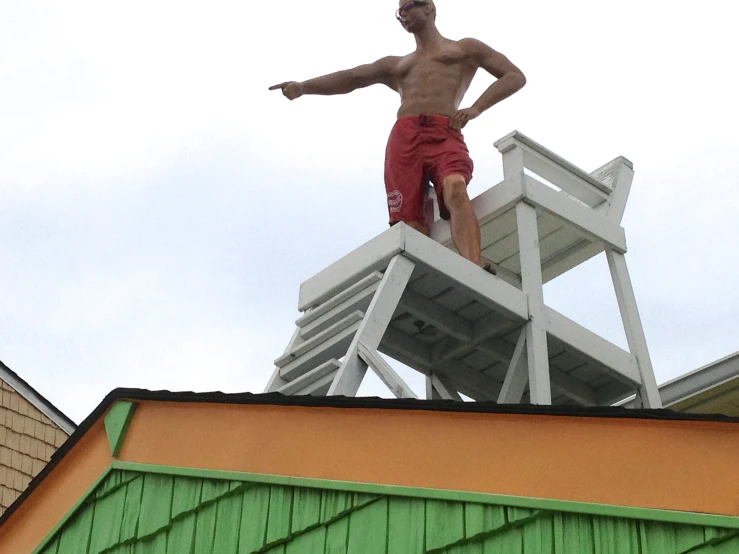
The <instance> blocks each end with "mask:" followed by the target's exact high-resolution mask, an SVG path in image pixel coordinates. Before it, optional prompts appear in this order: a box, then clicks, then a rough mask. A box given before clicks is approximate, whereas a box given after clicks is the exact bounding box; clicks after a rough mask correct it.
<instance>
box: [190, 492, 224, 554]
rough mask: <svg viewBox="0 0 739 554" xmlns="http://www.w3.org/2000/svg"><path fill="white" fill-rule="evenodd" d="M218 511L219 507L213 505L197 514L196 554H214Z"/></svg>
mask: <svg viewBox="0 0 739 554" xmlns="http://www.w3.org/2000/svg"><path fill="white" fill-rule="evenodd" d="M204 488H205V487H204ZM216 510H217V505H216V504H211V505H210V506H206V507H205V508H201V509H200V510H198V512H197V514H196V517H195V554H213V540H214V537H215V535H216ZM224 531H225V530H224Z"/></svg>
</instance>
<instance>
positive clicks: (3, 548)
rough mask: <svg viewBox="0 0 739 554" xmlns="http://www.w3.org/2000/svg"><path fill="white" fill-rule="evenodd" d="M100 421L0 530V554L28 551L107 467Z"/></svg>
mask: <svg viewBox="0 0 739 554" xmlns="http://www.w3.org/2000/svg"><path fill="white" fill-rule="evenodd" d="M111 461H112V458H111V456H110V449H109V447H108V438H107V436H106V434H105V429H104V427H103V421H102V418H101V419H99V420H98V421H96V422H95V423H94V424H93V425H92V427H91V428H90V429H89V430H88V431H87V432H86V433H85V434H84V435H83V436H82V437H81V438H80V440H79V441H78V442H77V443H76V444H75V445H74V446H73V447H72V449H71V450H70V451H69V452H67V454H66V456H64V457H63V458H62V459H61V460H60V461H59V464H58V465H57V466H56V467H55V468H54V469H53V470H52V471H51V472H50V473H49V474H48V475H47V476H46V477H45V478H44V479H43V480H42V481H41V482H40V483H39V484H38V486H36V488H35V489H34V490H33V491H32V492H31V494H30V495H29V496H28V497H27V498H26V499H25V500H24V501H23V502H22V503H21V504H20V505H19V506H18V508H17V509H16V510H15V511H14V512H13V513H12V514H10V517H9V518H8V519H7V520H6V521H5V522H4V523H3V525H2V527H0V552H3V553H5V552H8V553H10V552H13V553H18V554H21V553H24V552H32V551H33V549H34V548H36V546H38V544H39V543H40V542H41V541H42V540H43V538H44V537H45V536H46V535H47V534H48V533H49V532H50V531H51V530H52V529H53V528H54V526H55V525H56V524H57V522H58V521H59V520H61V519H62V518H63V517H64V516H65V515H66V514H67V512H68V511H69V510H70V509H71V508H72V507H73V506H74V505H75V503H76V502H77V501H78V500H79V499H80V498H81V497H82V496H83V495H84V493H85V491H87V489H88V488H89V487H90V486H91V485H92V484H93V483H94V482H95V481H96V480H97V478H98V477H100V475H101V474H102V473H103V472H104V471H105V470H106V468H107V467H108V466H109V465H110V463H111Z"/></svg>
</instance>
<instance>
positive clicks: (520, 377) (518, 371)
mask: <svg viewBox="0 0 739 554" xmlns="http://www.w3.org/2000/svg"><path fill="white" fill-rule="evenodd" d="M525 348H526V329H525V328H524V329H521V334H520V335H519V336H518V341H517V342H516V348H515V349H514V351H513V357H512V358H511V362H510V363H509V364H508V373H506V376H505V381H503V388H502V389H500V395H499V396H498V404H519V403H520V402H521V398H522V397H523V391H524V389H525V388H526V383H528V381H529V375H528V371H527V368H526V352H525Z"/></svg>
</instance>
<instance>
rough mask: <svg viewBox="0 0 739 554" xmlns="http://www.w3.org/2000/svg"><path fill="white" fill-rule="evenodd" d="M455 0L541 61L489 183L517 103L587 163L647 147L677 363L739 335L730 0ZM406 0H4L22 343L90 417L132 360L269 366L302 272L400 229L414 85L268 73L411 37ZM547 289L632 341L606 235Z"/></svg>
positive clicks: (211, 374) (474, 93)
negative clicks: (389, 224)
mask: <svg viewBox="0 0 739 554" xmlns="http://www.w3.org/2000/svg"><path fill="white" fill-rule="evenodd" d="M437 6H438V22H437V23H438V26H439V29H440V31H441V32H442V34H444V35H445V36H447V37H449V38H454V39H459V38H463V37H466V36H471V37H475V38H478V39H480V40H482V41H484V42H486V43H488V44H489V45H490V46H492V47H493V48H495V49H497V50H499V51H501V52H503V53H504V54H506V55H507V56H508V57H509V58H511V60H513V61H514V63H516V64H517V65H519V67H521V68H522V70H523V71H524V73H525V74H526V76H527V78H528V85H527V86H526V87H525V89H523V90H522V91H521V92H520V93H518V94H516V95H515V96H514V97H512V98H511V99H509V100H506V101H505V102H503V103H502V104H499V105H498V106H495V107H493V108H492V109H490V110H489V111H488V112H486V113H485V114H484V115H483V116H481V117H480V118H479V119H477V120H474V121H472V122H471V123H470V124H469V125H468V127H467V128H466V129H465V135H466V138H467V142H468V145H469V148H470V151H471V154H472V156H473V158H474V160H475V165H476V172H475V176H474V180H473V181H472V183H471V185H470V194H471V196H476V195H478V194H480V193H481V192H483V191H484V190H486V189H488V188H489V187H491V186H492V185H494V184H495V183H497V182H499V181H500V180H501V179H502V167H501V163H500V156H499V154H498V153H497V151H496V150H495V148H494V147H493V142H494V141H495V140H497V139H498V138H500V137H502V136H504V135H505V134H507V133H508V132H510V131H512V130H513V129H518V130H520V131H522V132H523V133H525V134H527V135H528V136H530V137H531V138H533V139H534V140H536V141H538V142H540V143H542V144H544V145H545V146H547V147H548V148H550V149H551V150H553V151H554V152H556V153H558V154H560V155H561V156H563V157H565V158H566V159H568V160H570V161H571V162H573V163H575V164H576V165H578V166H580V167H582V168H583V169H586V170H592V169H594V168H596V167H598V166H600V165H601V164H603V163H605V162H607V161H608V160H611V159H612V158H614V157H615V156H617V155H624V156H626V157H627V158H629V159H631V160H632V161H633V162H634V166H635V171H636V177H635V180H634V185H633V188H632V194H631V197H630V200H629V203H628V205H627V211H626V215H625V218H624V227H625V229H626V233H627V240H628V244H629V252H628V254H627V261H628V264H629V268H630V271H631V275H632V280H633V282H634V287H635V289H636V295H637V300H638V302H639V307H640V310H641V314H642V318H643V321H644V326H645V330H646V334H647V339H648V341H649V346H650V350H651V354H652V359H653V363H654V366H655V371H656V374H657V380H658V382H664V381H666V380H668V379H671V378H673V377H676V376H678V375H681V374H683V373H685V372H687V371H690V370H693V369H696V368H697V367H699V366H701V365H704V364H707V363H710V362H711V361H713V360H716V359H718V358H720V357H723V356H725V355H727V354H730V353H732V352H735V351H736V350H739V333H737V323H736V310H737V307H738V306H739V292H737V290H739V289H738V288H737V285H736V275H737V268H738V267H739V263H738V262H737V256H736V250H737V242H738V241H737V239H736V236H737V232H739V217H737V215H736V214H737V205H739V190H737V185H739V183H738V182H737V175H738V174H739V161H737V159H738V158H737V152H739V135H737V123H739V115H738V114H739V108H737V103H736V99H737V98H739V86H738V85H737V81H738V80H737V76H736V72H735V70H734V68H735V66H736V56H737V52H739V48H738V47H737V39H736V33H735V29H734V27H735V24H734V21H735V19H734V17H733V13H734V8H733V7H732V5H731V3H729V2H726V1H725V0H706V1H703V2H701V3H699V4H695V3H687V2H677V3H676V2H665V1H653V2H643V1H641V0H622V1H621V2H618V3H608V2H606V3H604V2H592V1H585V0H560V1H559V2H550V1H543V0H530V1H528V2H490V1H488V0H470V1H467V2H452V1H451V0H438V1H437ZM396 8H397V5H396V4H395V2H393V1H392V0H388V1H382V2H379V1H372V2H327V1H323V0H318V1H314V2H306V1H305V0H283V1H281V2H274V1H265V2H251V1H245V0H241V1H238V2H237V1H218V0H211V1H210V2H207V3H206V2H202V1H201V2H187V1H183V0H178V1H177V2H166V1H162V0H147V1H137V0H134V1H129V2H124V3H120V2H118V3H113V2H101V1H100V0H95V1H81V0H70V1H68V2H63V3H62V2H51V1H48V2H36V1H27V2H26V1H24V2H11V1H10V0H0V264H1V267H2V271H0V360H2V361H3V362H5V363H6V364H7V365H8V366H9V367H11V368H12V369H13V370H14V371H16V372H17V373H18V374H20V375H21V377H23V378H24V379H26V380H27V381H28V382H29V383H30V384H31V385H32V386H33V387H35V388H36V389H38V390H39V392H41V394H43V395H44V396H46V397H47V398H48V399H49V400H50V401H51V402H52V403H54V404H55V405H56V406H57V407H58V408H59V409H61V410H62V411H64V412H65V413H66V414H67V415H68V416H70V417H71V418H72V419H74V420H75V421H77V422H79V421H81V420H82V419H83V418H84V417H85V416H86V415H87V414H88V413H89V412H90V411H91V410H92V409H93V408H94V407H95V406H96V405H97V404H98V403H99V402H100V400H101V399H102V398H103V396H104V395H105V394H106V393H108V392H109V391H110V390H112V389H113V388H115V387H119V386H130V387H144V388H150V389H159V388H165V389H169V390H197V391H206V390H223V391H230V392H231V391H253V392H261V391H262V390H263V388H264V386H265V384H266V382H267V379H268V378H269V375H270V374H271V371H272V367H273V366H272V360H273V359H274V358H276V357H278V356H279V355H280V354H281V353H282V350H283V349H284V347H285V345H286V343H287V341H288V340H289V338H290V335H291V334H292V331H293V328H294V321H295V319H296V317H298V316H299V312H298V311H297V295H298V287H299V285H300V283H301V282H302V281H304V280H305V279H307V278H309V277H311V276H312V275H314V274H315V273H316V272H318V271H320V270H321V269H323V268H324V267H326V266H327V265H329V264H330V263H332V262H333V261H335V260H337V259H338V258H340V257H341V256H342V255H344V254H346V253H348V252H349V251H351V250H353V249H354V248H356V247H358V246H360V245H361V244H362V243H364V242H366V241H367V240H369V239H371V238H372V237H374V236H375V235H377V234H379V233H381V232H382V231H384V230H385V229H386V221H387V213H386V207H385V203H384V197H385V194H384V187H383V183H382V171H383V155H384V149H385V144H386V140H387V135H388V133H389V130H390V127H391V126H392V123H393V120H394V117H395V111H396V110H397V107H398V98H397V96H396V95H395V93H393V92H392V91H390V90H389V89H387V88H385V87H381V86H377V87H371V88H369V89H365V90H362V91H358V92H355V93H353V94H351V95H347V96H341V97H339V96H334V97H303V98H301V99H299V100H296V101H295V102H292V103H291V102H288V101H287V100H285V99H284V98H283V97H282V96H281V95H280V94H279V93H278V92H269V91H268V90H267V87H268V86H269V85H272V84H275V83H277V82H281V81H285V80H304V79H308V78H310V77H314V76H317V75H321V74H324V73H327V72H331V71H334V70H338V69H344V68H348V67H352V66H354V65H359V64H361V63H365V62H369V61H373V60H375V59H377V58H380V57H382V56H385V55H388V54H396V55H399V54H405V53H408V52H410V51H411V50H412V49H413V48H414V47H415V44H414V42H413V39H412V37H411V36H410V35H408V34H406V33H405V31H403V30H402V28H401V27H400V26H399V24H398V23H397V22H396V21H395V19H394V17H393V12H394V11H395V9H396ZM491 82H492V77H490V76H488V75H487V74H484V73H482V72H481V73H479V74H478V76H477V77H476V79H475V81H474V82H473V86H472V88H471V89H470V92H469V93H468V96H467V98H466V99H465V101H464V103H463V107H467V106H469V105H471V104H472V103H473V102H474V101H475V100H476V99H477V97H478V96H479V95H480V94H481V93H482V91H483V90H484V89H485V88H486V87H487V86H488V85H489V84H490V83H491ZM546 301H547V302H548V303H549V304H550V305H552V306H553V307H555V308H557V309H559V310H561V311H562V312H564V313H565V314H566V315H569V316H570V317H572V318H573V319H575V320H576V321H578V322H580V323H583V324H585V325H588V326H589V327H591V328H593V329H594V330H596V331H598V332H599V333H601V334H603V335H604V336H606V337H607V338H609V339H611V340H613V341H615V342H616V343H617V344H620V345H624V346H625V339H624V338H623V332H622V330H621V328H620V319H619V316H618V310H617V307H616V302H615V297H614V294H613V291H612V288H611V283H610V276H609V273H608V270H607V265H606V262H605V258H604V257H602V256H601V257H598V258H595V259H593V260H591V261H590V262H588V263H586V264H585V265H583V266H581V267H580V268H578V269H577V270H575V271H573V272H571V274H569V275H566V276H564V277H561V278H559V279H557V280H556V281H554V282H553V283H551V284H550V285H548V286H547V287H546ZM410 381H411V382H412V385H413V386H414V387H419V386H420V385H421V384H422V380H421V379H418V378H410ZM362 392H364V393H366V394H378V393H379V392H380V388H379V387H377V386H375V383H373V382H369V383H368V384H367V385H365V386H363V389H362Z"/></svg>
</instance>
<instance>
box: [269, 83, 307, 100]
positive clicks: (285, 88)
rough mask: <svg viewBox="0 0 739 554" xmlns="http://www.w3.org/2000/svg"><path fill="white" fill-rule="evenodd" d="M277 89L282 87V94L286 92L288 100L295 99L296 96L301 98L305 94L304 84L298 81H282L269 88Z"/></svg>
mask: <svg viewBox="0 0 739 554" xmlns="http://www.w3.org/2000/svg"><path fill="white" fill-rule="evenodd" d="M277 89H281V90H282V94H284V95H285V98H287V99H288V100H295V99H296V98H300V97H301V96H303V84H302V83H298V82H296V81H286V82H284V83H280V84H279V85H273V86H271V87H269V90H277Z"/></svg>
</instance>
